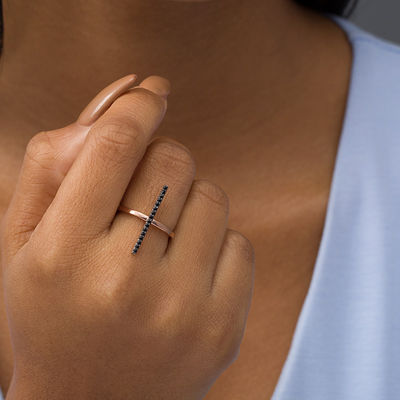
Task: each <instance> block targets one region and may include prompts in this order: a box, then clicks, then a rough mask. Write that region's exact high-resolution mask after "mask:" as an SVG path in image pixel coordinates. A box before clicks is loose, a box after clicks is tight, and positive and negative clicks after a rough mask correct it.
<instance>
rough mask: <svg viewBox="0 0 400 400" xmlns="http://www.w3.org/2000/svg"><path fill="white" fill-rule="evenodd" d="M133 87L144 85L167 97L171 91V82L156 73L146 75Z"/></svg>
mask: <svg viewBox="0 0 400 400" xmlns="http://www.w3.org/2000/svg"><path fill="white" fill-rule="evenodd" d="M135 87H144V88H146V89H148V90H151V91H152V92H154V93H156V94H158V95H159V96H161V97H163V98H164V99H166V98H167V97H168V95H169V93H170V91H171V83H170V82H169V80H168V79H166V78H164V77H162V76H158V75H151V76H149V77H147V78H146V79H144V80H143V81H142V82H141V83H140V84H139V85H138V86H135Z"/></svg>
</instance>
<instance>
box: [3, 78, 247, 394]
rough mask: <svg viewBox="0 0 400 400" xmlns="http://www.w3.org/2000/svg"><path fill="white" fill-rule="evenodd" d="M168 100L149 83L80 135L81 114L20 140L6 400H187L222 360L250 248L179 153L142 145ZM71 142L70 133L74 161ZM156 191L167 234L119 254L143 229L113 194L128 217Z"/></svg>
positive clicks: (233, 344)
mask: <svg viewBox="0 0 400 400" xmlns="http://www.w3.org/2000/svg"><path fill="white" fill-rule="evenodd" d="M154 86H157V87H158V91H157V93H159V92H161V93H163V96H160V95H159V94H156V92H153V88H154ZM168 92H169V83H168V81H167V80H165V79H164V78H158V77H150V78H149V79H146V80H144V81H143V82H142V83H141V84H140V85H139V86H137V87H134V88H132V89H131V90H129V91H128V92H127V93H125V94H123V95H122V96H120V97H119V98H117V99H116V100H115V101H114V102H113V104H112V105H111V106H110V108H109V109H108V110H106V112H105V113H104V115H102V116H100V118H98V119H97V120H96V121H95V122H94V123H93V124H91V126H90V129H89V131H88V132H87V133H86V134H83V135H82V134H81V132H80V128H81V124H80V122H81V121H86V119H85V118H84V115H83V116H82V115H81V116H80V118H79V119H78V121H77V123H76V124H72V125H71V126H68V127H65V128H63V129H59V130H57V131H50V132H42V133H39V134H38V135H35V136H34V137H33V139H32V140H31V141H30V142H29V144H28V147H27V150H26V154H25V158H24V162H23V165H22V168H21V175H20V177H19V180H18V183H17V187H16V190H15V192H14V196H13V199H12V201H11V204H10V206H9V208H8V210H7V213H6V215H5V217H4V219H3V222H2V229H1V236H0V237H1V248H2V251H3V253H2V265H3V283H4V292H5V299H6V310H7V316H8V321H9V327H10V332H11V338H12V346H13V351H14V371H13V378H12V381H11V385H10V389H9V391H8V394H7V399H11V400H12V399H26V398H30V399H38V400H39V399H46V398H49V399H50V398H51V399H66V398H68V397H70V396H72V397H74V398H76V399H98V398H106V399H121V400H122V399H132V400H133V399H144V398H146V399H149V400H151V399H154V400H155V399H188V400H192V399H193V400H197V399H202V398H203V397H204V395H205V394H206V393H207V391H208V389H209V387H210V386H211V384H212V383H213V381H214V380H215V379H216V378H217V377H218V375H219V374H220V373H221V372H222V371H223V370H224V369H225V368H226V367H227V366H228V365H230V364H231V362H232V361H233V360H234V358H235V357H236V354H237V350H238V347H239V344H240V342H241V339H242V336H243V330H244V326H245V321H246V317H247V314H248V309H249V304H250V299H251V292H252V282H253V275H254V274H253V271H254V251H253V248H252V246H251V244H250V242H249V241H248V240H247V239H246V238H245V237H243V236H242V235H241V234H240V233H239V232H236V231H233V230H230V229H228V230H227V226H226V224H227V219H228V218H227V217H228V204H229V203H228V198H227V196H226V194H225V193H224V192H223V190H222V189H220V188H219V187H218V186H217V185H215V184H213V183H211V182H209V181H206V180H196V181H193V177H194V173H195V163H194V161H193V158H192V156H191V154H190V152H189V151H188V150H187V149H186V148H185V147H184V146H182V145H178V144H176V143H174V142H172V141H171V140H166V139H163V140H161V139H156V140H155V141H152V143H151V144H150V145H148V143H149V140H150V139H151V138H152V136H153V134H154V132H155V130H156V129H157V127H158V126H159V124H160V122H161V120H162V118H163V116H164V115H165V112H166V109H167V101H166V98H165V95H166V94H167V93H168ZM89 108H90V106H89ZM84 114H85V112H84ZM89 121H90V119H89ZM74 133H75V135H74ZM71 136H78V137H80V138H81V140H80V142H81V143H80V144H78V145H77V144H75V145H74V146H73V150H74V151H75V157H74V158H72V157H71V156H70V155H71V147H68V145H66V143H67V142H68V141H69V139H70V138H71ZM66 147H67V148H66ZM77 147H79V149H77ZM163 183H164V184H165V183H168V186H169V187H170V188H171V189H170V190H171V192H169V193H168V195H167V196H165V200H164V202H163V207H162V208H161V207H160V217H161V218H162V219H163V220H164V221H165V223H166V224H168V225H169V226H172V227H174V229H175V231H176V237H175V238H174V240H173V241H171V242H169V240H168V239H169V237H168V235H165V234H164V233H163V232H160V231H154V230H151V231H149V232H148V236H149V238H148V239H147V241H146V243H143V245H142V246H141V248H140V253H137V254H135V256H134V257H133V256H132V254H131V252H130V251H127V249H129V248H131V247H132V243H131V242H132V239H131V238H132V237H133V235H135V234H136V235H137V231H138V229H139V228H140V227H141V226H143V223H142V221H141V220H138V219H135V220H134V221H132V219H131V217H130V216H129V215H127V214H124V213H117V214H116V209H117V208H118V205H119V204H120V203H121V199H122V203H123V204H137V207H138V208H139V209H142V208H143V207H145V205H146V204H148V203H149V202H150V201H151V200H152V197H154V195H153V193H152V192H153V190H152V189H154V188H155V187H160V186H161V187H162V184H163ZM209 223H212V224H213V225H215V227H214V229H213V235H210V232H209V226H208V224H209ZM194 226H195V227H196V228H195V229H193V227H194ZM188 249H190V251H188ZM44 314H46V318H42V316H43V315H44ZM26 332H29V334H28V335H27V334H26ZM32 349H35V351H32ZM77 370H79V374H76V371H77Z"/></svg>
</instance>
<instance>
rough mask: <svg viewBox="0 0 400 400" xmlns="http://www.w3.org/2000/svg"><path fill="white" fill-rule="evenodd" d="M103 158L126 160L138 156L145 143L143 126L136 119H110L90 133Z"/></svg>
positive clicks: (99, 124)
mask: <svg viewBox="0 0 400 400" xmlns="http://www.w3.org/2000/svg"><path fill="white" fill-rule="evenodd" d="M89 136H91V138H92V140H93V141H94V144H95V146H96V148H98V149H99V151H101V155H102V157H106V158H108V159H111V160H121V158H122V159H123V160H125V158H132V157H135V156H137V152H138V150H139V149H141V147H142V143H143V141H144V134H143V126H142V125H141V124H140V123H139V122H137V121H136V120H134V119H130V118H127V117H126V116H124V117H118V118H117V117H112V118H111V117H110V118H107V119H104V120H103V121H101V122H99V123H98V124H97V125H96V128H95V129H93V130H91V131H90V132H89Z"/></svg>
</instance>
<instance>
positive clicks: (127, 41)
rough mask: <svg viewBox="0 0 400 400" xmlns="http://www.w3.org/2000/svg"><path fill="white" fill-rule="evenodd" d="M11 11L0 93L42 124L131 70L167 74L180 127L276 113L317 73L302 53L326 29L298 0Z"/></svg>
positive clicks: (18, 0) (125, 1)
mask: <svg viewBox="0 0 400 400" xmlns="http://www.w3.org/2000/svg"><path fill="white" fill-rule="evenodd" d="M4 7H5V9H4V14H5V47H4V51H3V55H2V60H1V61H2V70H1V75H0V93H3V95H2V98H3V99H6V101H7V109H8V115H13V114H12V113H10V110H15V113H16V115H19V116H20V115H24V118H26V119H29V122H30V123H31V124H34V125H35V128H36V129H52V128H55V127H58V126H59V125H62V124H66V123H69V122H70V121H71V120H73V119H74V118H76V116H77V114H78V113H79V111H80V110H81V109H82V107H84V105H85V104H86V103H87V101H89V99H90V98H91V97H92V96H93V95H94V94H95V93H96V91H98V90H99V89H101V88H102V87H104V86H105V85H107V84H108V83H109V82H110V81H112V80H115V79H117V78H119V77H121V76H123V75H125V74H128V73H136V74H137V75H138V76H139V79H143V78H145V77H146V76H148V75H151V74H157V75H162V76H165V77H166V78H168V79H169V80H170V81H171V83H172V93H171V96H170V99H171V107H170V111H169V119H170V121H176V122H177V123H178V122H179V124H181V126H182V124H190V123H191V121H194V119H196V120H197V121H209V120H211V119H212V120H213V123H218V119H221V122H222V121H223V120H224V121H226V120H229V118H230V117H231V116H234V115H237V113H238V112H240V114H241V115H246V116H248V115H253V114H254V110H256V109H257V108H255V107H256V105H257V104H259V103H260V102H262V104H263V108H264V114H265V110H270V111H271V112H272V111H274V112H276V111H277V108H279V102H284V103H285V105H286V106H287V98H286V99H283V98H282V95H281V94H282V93H287V90H290V92H292V93H293V90H299V91H300V90H302V87H301V85H299V83H300V82H301V81H304V72H305V71H307V72H306V73H308V74H309V75H310V76H312V73H313V71H312V70H309V71H308V68H309V66H310V64H311V63H310V61H309V60H308V61H307V60H306V58H305V55H304V49H305V47H306V46H307V47H308V48H310V47H311V48H312V46H313V45H314V44H315V43H316V41H318V40H316V39H318V35H321V32H318V33H316V32H315V29H314V30H313V29H312V26H313V25H314V26H315V25H318V23H319V24H320V22H316V21H320V18H319V17H318V18H317V17H315V16H314V15H313V14H311V13H306V12H304V11H302V9H300V8H299V7H298V6H296V5H295V4H294V3H293V2H292V1H291V0H281V1H266V0H253V1H252V2H251V5H249V3H248V2H247V1H245V2H244V1H242V0H220V1H206V2H177V1H167V0H146V1H140V0H109V1H98V0H77V1H73V2H71V1H57V2H55V1H53V0H37V1H35V2H27V1H22V0H15V1H13V2H6V4H5V5H4ZM310 21H312V22H313V23H312V24H310ZM300 38H301V39H300ZM307 57H308V55H307ZM213 88H214V89H213ZM172 99H173V100H172ZM15 113H14V114H15ZM21 113H22V114H21ZM264 116H265V115H264ZM258 117H259V116H258ZM246 118H247V117H246ZM255 118H257V116H255ZM249 119H251V117H248V121H249ZM172 123H173V122H172ZM183 126H185V125H183ZM186 126H187V125H186Z"/></svg>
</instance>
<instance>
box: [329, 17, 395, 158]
mask: <svg viewBox="0 0 400 400" xmlns="http://www.w3.org/2000/svg"><path fill="white" fill-rule="evenodd" d="M334 19H335V20H336V22H337V23H338V24H339V25H340V26H341V27H342V29H343V30H344V31H345V32H346V34H347V36H348V39H349V41H350V43H351V45H352V48H353V65H352V73H351V81H350V88H349V95H348V104H347V117H346V118H347V120H348V125H350V128H352V129H355V130H358V131H359V135H360V137H362V138H363V139H364V140H365V139H369V140H370V141H371V142H374V143H375V145H376V146H377V147H375V150H378V149H379V148H381V147H382V148H386V149H387V148H388V147H390V145H393V144H395V145H396V146H395V148H396V151H397V154H396V157H398V151H399V148H400V112H399V104H400V46H399V45H396V44H394V43H392V42H390V41H387V40H384V39H382V38H379V37H377V36H375V35H373V34H371V33H368V32H366V31H365V30H363V29H361V28H359V27H357V26H356V25H355V24H353V23H351V22H349V21H347V20H344V19H343V18H337V17H334Z"/></svg>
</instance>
